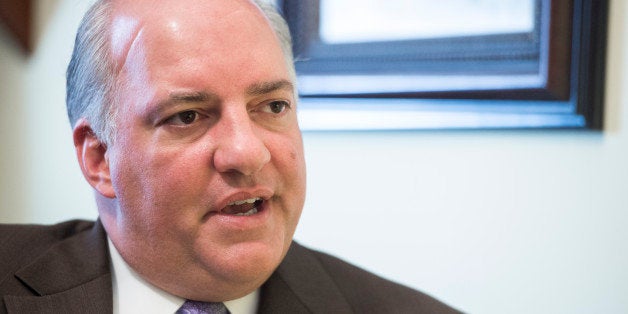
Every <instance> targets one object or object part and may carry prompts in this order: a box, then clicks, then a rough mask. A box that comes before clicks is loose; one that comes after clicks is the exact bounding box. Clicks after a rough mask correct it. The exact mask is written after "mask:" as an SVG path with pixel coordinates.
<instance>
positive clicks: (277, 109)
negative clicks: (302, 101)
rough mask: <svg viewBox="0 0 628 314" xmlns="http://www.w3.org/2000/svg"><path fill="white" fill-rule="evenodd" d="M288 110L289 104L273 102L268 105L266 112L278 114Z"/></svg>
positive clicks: (280, 101) (279, 101) (281, 101)
mask: <svg viewBox="0 0 628 314" xmlns="http://www.w3.org/2000/svg"><path fill="white" fill-rule="evenodd" d="M288 108H290V104H289V103H288V102H287V101H283V100H275V101H271V102H269V103H268V110H269V111H270V112H272V113H274V114H280V113H282V112H284V111H285V110H286V109H288Z"/></svg>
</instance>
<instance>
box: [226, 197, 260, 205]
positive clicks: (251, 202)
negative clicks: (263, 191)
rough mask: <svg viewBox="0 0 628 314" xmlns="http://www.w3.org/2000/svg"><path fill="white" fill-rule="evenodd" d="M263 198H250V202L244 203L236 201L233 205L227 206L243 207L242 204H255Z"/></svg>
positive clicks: (245, 201)
mask: <svg viewBox="0 0 628 314" xmlns="http://www.w3.org/2000/svg"><path fill="white" fill-rule="evenodd" d="M261 200H262V199H261V198H259V197H258V198H250V199H248V200H243V201H235V202H233V203H230V204H227V206H232V205H242V204H253V203H255V202H257V201H261Z"/></svg>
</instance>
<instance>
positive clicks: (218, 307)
mask: <svg viewBox="0 0 628 314" xmlns="http://www.w3.org/2000/svg"><path fill="white" fill-rule="evenodd" d="M175 314H229V310H227V307H225V305H224V304H222V303H213V302H211V303H210V302H200V301H192V300H187V301H185V303H183V305H182V306H181V307H180V308H179V309H178V310H177V312H176V313H175Z"/></svg>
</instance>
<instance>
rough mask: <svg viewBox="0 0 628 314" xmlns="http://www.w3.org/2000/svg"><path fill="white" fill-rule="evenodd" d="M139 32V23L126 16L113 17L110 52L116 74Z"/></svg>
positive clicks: (124, 61)
mask: <svg viewBox="0 0 628 314" xmlns="http://www.w3.org/2000/svg"><path fill="white" fill-rule="evenodd" d="M140 32H141V27H140V22H139V21H138V20H137V19H136V18H133V17H130V16H127V15H119V16H115V17H114V19H113V22H112V24H111V52H112V55H113V60H115V63H116V73H118V72H120V69H121V68H122V67H123V66H124V64H125V63H126V59H127V57H128V55H129V51H130V50H131V47H132V45H133V43H134V42H135V41H136V40H137V38H138V36H139V34H140Z"/></svg>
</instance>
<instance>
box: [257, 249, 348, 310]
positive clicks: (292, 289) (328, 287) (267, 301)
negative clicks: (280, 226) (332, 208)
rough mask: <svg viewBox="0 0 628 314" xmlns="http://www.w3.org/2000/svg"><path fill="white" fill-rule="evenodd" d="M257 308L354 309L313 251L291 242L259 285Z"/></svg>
mask: <svg viewBox="0 0 628 314" xmlns="http://www.w3.org/2000/svg"><path fill="white" fill-rule="evenodd" d="M259 312H260V313H262V314H265V313H352V312H353V311H352V310H351V307H350V305H349V303H348V302H347V301H346V299H345V298H344V296H343V295H342V293H341V292H340V290H339V289H338V287H337V286H336V284H335V283H334V281H333V280H332V278H331V277H330V276H329V274H328V273H327V272H326V271H325V269H324V268H323V266H322V265H321V264H320V262H319V261H318V260H317V259H316V257H315V256H314V255H313V254H312V252H311V251H309V250H307V249H305V248H304V247H302V246H300V245H299V244H297V243H294V242H293V243H292V246H291V247H290V250H289V251H288V254H287V255H286V258H285V259H284V260H283V262H282V263H281V265H279V268H278V269H277V271H275V273H273V275H272V276H271V277H270V278H269V279H268V281H267V282H266V283H265V284H264V286H262V292H261V302H260V308H259Z"/></svg>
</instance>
